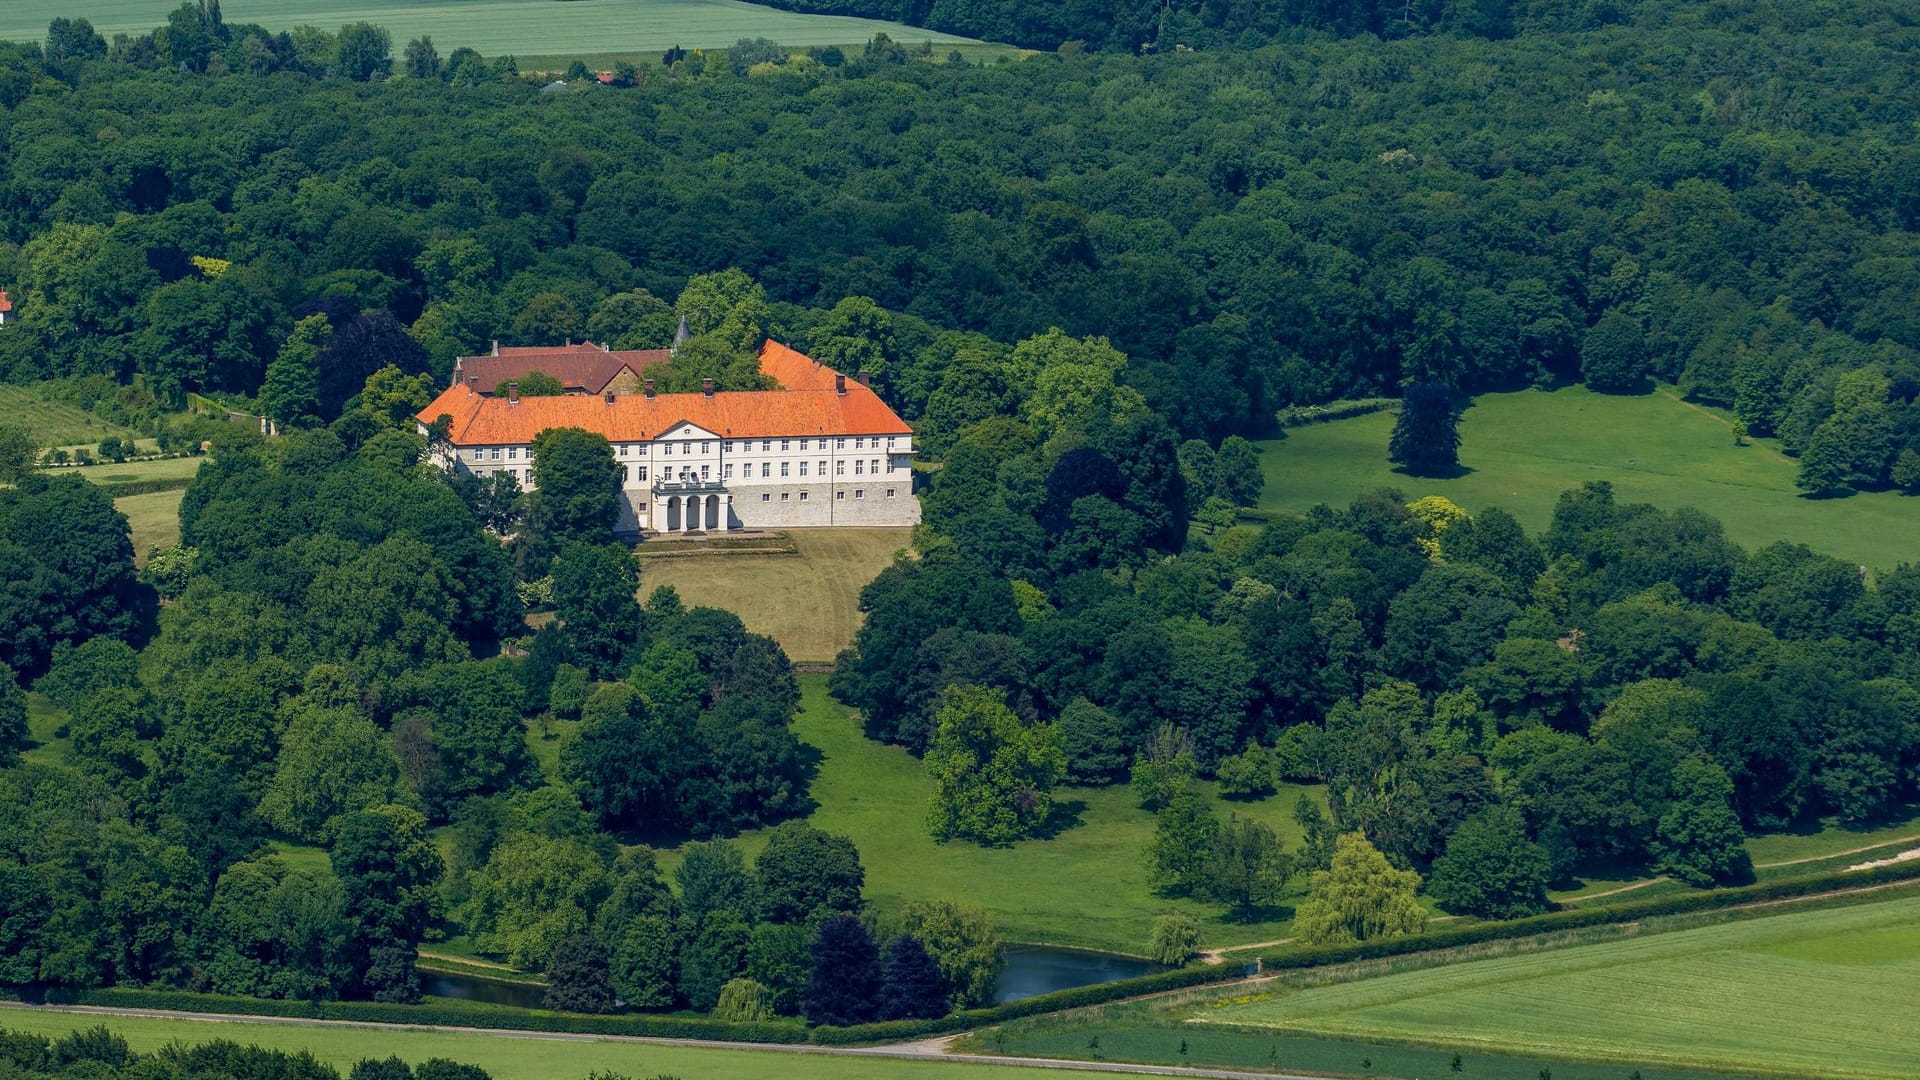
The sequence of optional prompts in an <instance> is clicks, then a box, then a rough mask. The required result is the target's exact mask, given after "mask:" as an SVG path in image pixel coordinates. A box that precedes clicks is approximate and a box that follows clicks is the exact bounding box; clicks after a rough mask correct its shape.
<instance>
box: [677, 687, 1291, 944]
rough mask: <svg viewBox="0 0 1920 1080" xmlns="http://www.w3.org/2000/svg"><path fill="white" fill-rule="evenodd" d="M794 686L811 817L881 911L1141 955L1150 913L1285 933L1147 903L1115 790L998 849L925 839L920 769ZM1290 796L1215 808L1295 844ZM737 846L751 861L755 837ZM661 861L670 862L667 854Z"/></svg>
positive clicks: (1146, 828) (1245, 935) (1073, 792)
mask: <svg viewBox="0 0 1920 1080" xmlns="http://www.w3.org/2000/svg"><path fill="white" fill-rule="evenodd" d="M801 685H802V688H803V689H804V691H805V694H806V701H805V705H804V709H803V711H802V713H801V715H800V717H799V719H797V720H796V721H795V724H794V729H795V731H796V732H797V733H798V734H799V736H800V738H801V739H802V740H804V741H805V742H806V743H808V744H809V745H811V746H813V747H815V748H817V749H818V750H819V751H820V752H821V754H822V756H823V760H822V762H821V765H820V773H819V776H818V777H817V778H816V779H815V780H814V783H813V789H812V791H813V797H814V799H815V800H816V801H818V802H819V804H820V807H819V809H818V810H816V811H815V812H814V814H813V816H812V818H811V819H810V820H811V821H812V823H813V824H814V825H816V826H818V827H819V828H822V829H826V830H827V831H829V832H837V833H844V834H846V835H848V836H851V837H852V838H853V841H854V843H855V844H856V845H858V846H859V848H860V855H861V860H862V861H863V862H864V863H865V864H866V868H867V897H868V899H869V900H870V901H871V902H872V903H873V904H874V905H875V906H876V907H878V908H879V909H880V910H882V911H886V910H888V909H891V908H897V907H898V906H899V905H900V904H902V903H904V902H905V901H907V900H913V899H954V900H964V901H966V902H968V903H973V904H978V905H981V906H982V907H985V908H986V909H987V911H988V912H990V913H991V914H992V916H993V918H994V921H995V923H996V924H997V925H998V927H999V929H1000V933H1001V935H1002V936H1003V937H1005V938H1007V939H1009V940H1014V941H1038V942H1050V943H1055V944H1062V945H1077V946H1084V947H1089V948H1104V949H1112V950H1117V951H1121V952H1131V953H1140V952H1143V951H1144V950H1145V949H1146V944H1147V934H1148V931H1149V929H1150V928H1151V926H1152V923H1153V919H1154V917H1155V916H1157V915H1159V914H1160V913H1161V912H1163V911H1165V910H1168V909H1170V908H1185V909H1187V910H1191V911H1193V912H1194V913H1195V914H1197V915H1199V916H1200V917H1201V918H1202V920H1203V934H1204V936H1205V938H1206V941H1207V943H1208V944H1232V943H1243V942H1252V941H1264V940H1271V939H1275V938H1280V937H1284V936H1285V931H1286V924H1285V922H1284V921H1274V922H1263V923H1253V924H1250V925H1240V924H1236V923H1228V922H1223V921H1221V920H1220V919H1219V917H1218V914H1219V909H1218V908H1216V907H1212V906H1206V905H1198V904H1190V903H1187V902H1184V901H1171V900H1165V899H1162V898H1160V897H1157V896H1155V895H1154V894H1153V892H1152V890H1151V889H1150V888H1149V886H1148V884H1147V868H1146V858H1145V856H1146V848H1147V843H1148V841H1149V840H1151V839H1152V836H1153V815H1152V814H1150V813H1148V812H1147V811H1145V810H1142V809H1140V808H1139V806H1138V804H1136V803H1135V802H1134V799H1133V795H1132V792H1131V791H1130V790H1129V789H1127V788H1126V787H1125V786H1124V785H1122V786H1119V787H1109V788H1069V789H1065V790H1062V791H1059V792H1056V797H1057V801H1058V802H1060V803H1062V804H1064V805H1065V806H1066V807H1067V808H1068V810H1067V813H1068V814H1069V815H1071V817H1072V819H1073V820H1075V821H1076V824H1073V825H1072V826H1071V827H1068V828H1065V829H1063V830H1062V831H1061V832H1060V833H1059V835H1058V836H1056V837H1055V838H1053V839H1051V840H1029V841H1026V842H1023V843H1020V844H1016V845H1014V846H1013V847H1010V848H999V849H990V848H982V847H978V846H975V845H973V844H967V843H958V842H956V843H949V844H936V843H934V842H933V841H932V840H930V839H928V837H927V833H926V828H925V826H924V825H922V820H923V815H924V814H925V810H926V799H927V793H928V791H929V784H928V783H927V780H926V774H925V772H924V771H923V770H922V768H921V765H920V762H919V761H918V760H916V759H915V758H913V757H912V756H911V755H909V754H908V753H907V752H906V751H904V750H902V749H900V748H899V747H893V746H885V745H882V744H880V743H876V742H872V741H869V740H868V739H867V738H866V737H865V736H863V735H862V734H861V732H860V725H859V722H858V721H857V720H855V719H854V718H853V716H851V715H850V714H849V713H848V711H847V710H846V709H845V708H844V707H843V706H841V705H840V704H839V703H838V702H836V701H834V700H833V699H832V698H830V697H829V696H828V695H827V693H826V680H825V679H824V678H822V677H818V676H809V677H807V678H805V679H803V680H802V681H801ZM1298 790H1299V789H1288V790H1284V791H1282V792H1281V793H1280V794H1279V795H1277V796H1275V797H1273V798H1271V799H1267V800H1265V801H1263V802H1258V803H1253V804H1225V803H1223V804H1221V810H1222V813H1223V814H1224V813H1225V812H1226V810H1227V809H1229V808H1231V809H1232V810H1233V811H1234V812H1236V813H1239V814H1242V815H1251V816H1255V817H1258V818H1259V819H1261V820H1263V821H1265V822H1266V823H1267V824H1269V825H1270V826H1272V827H1273V829H1274V830H1275V831H1276V832H1278V833H1279V834H1280V835H1281V837H1282V838H1283V839H1284V840H1285V842H1286V843H1287V845H1288V846H1289V847H1297V846H1298V844H1299V842H1300V833H1299V829H1298V828H1297V827H1296V826H1295V825H1294V823H1293V821H1292V819H1291V817H1290V816H1289V815H1290V811H1291V809H1292V807H1293V803H1294V799H1295V796H1296V794H1297V792H1298ZM741 842H742V844H743V846H744V848H745V849H746V852H747V854H748V856H749V857H751V856H752V855H753V854H754V853H756V852H757V851H758V850H759V848H760V846H761V844H762V843H763V842H764V834H763V833H749V834H747V835H745V836H744V837H742V838H741ZM663 861H664V862H667V863H672V862H673V861H675V860H674V859H673V857H672V855H671V854H670V853H669V855H668V857H667V858H666V859H665V860H663ZM1297 885H1298V883H1296V886H1297ZM1287 902H1289V903H1290V902H1291V900H1289V901H1287ZM1276 914H1279V915H1281V916H1283V917H1285V918H1290V917H1291V912H1290V911H1284V910H1283V911H1281V912H1278V913H1276Z"/></svg>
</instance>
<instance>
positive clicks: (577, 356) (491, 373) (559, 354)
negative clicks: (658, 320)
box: [453, 341, 670, 395]
mask: <svg viewBox="0 0 1920 1080" xmlns="http://www.w3.org/2000/svg"><path fill="white" fill-rule="evenodd" d="M669 355H670V352H669V350H666V349H623V350H621V351H619V352H615V351H613V350H611V349H608V348H607V347H606V346H604V345H595V344H593V343H592V342H587V341H583V342H581V343H580V344H578V345H575V344H572V343H568V344H566V345H545V346H534V347H531V348H508V349H503V348H501V347H500V344H499V342H495V343H494V346H493V352H491V353H489V354H487V355H485V356H462V357H460V358H459V359H457V360H455V361H454V362H453V385H454V386H461V385H465V386H470V387H472V388H473V389H474V390H475V391H476V392H478V393H482V394H496V395H497V394H504V393H506V387H507V384H508V383H512V382H518V381H519V380H521V379H524V378H526V377H527V376H528V375H531V374H532V373H534V372H536V371H538V372H540V373H542V374H545V375H551V376H553V377H554V378H556V379H558V380H560V385H561V386H562V387H564V388H565V389H566V391H567V393H569V394H637V393H639V392H640V386H641V372H643V371H645V370H647V368H649V367H652V366H653V365H655V364H664V363H666V362H667V358H668V356H669Z"/></svg>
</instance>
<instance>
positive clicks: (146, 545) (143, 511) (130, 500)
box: [113, 491, 186, 566]
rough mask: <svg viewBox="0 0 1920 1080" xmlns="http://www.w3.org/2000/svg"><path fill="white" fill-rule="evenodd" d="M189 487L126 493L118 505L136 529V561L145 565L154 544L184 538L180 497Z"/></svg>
mask: <svg viewBox="0 0 1920 1080" xmlns="http://www.w3.org/2000/svg"><path fill="white" fill-rule="evenodd" d="M184 494H186V492H185V491H150V492H148V493H146V494H144V495H123V496H121V497H120V498H118V499H115V500H113V505H114V508H115V509H117V510H119V511H120V512H121V513H123V514H125V515H127V524H128V526H129V527H130V528H131V529H132V532H133V561H134V562H135V563H137V564H139V565H143V566H144V565H145V564H146V561H147V551H148V549H150V548H153V547H156V546H160V545H165V544H177V543H179V542H180V497H181V496H182V495H184Z"/></svg>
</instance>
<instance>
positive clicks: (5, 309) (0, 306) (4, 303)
mask: <svg viewBox="0 0 1920 1080" xmlns="http://www.w3.org/2000/svg"><path fill="white" fill-rule="evenodd" d="M11 318H13V301H11V300H9V299H7V290H5V289H0V326H5V325H7V320H8V319H11Z"/></svg>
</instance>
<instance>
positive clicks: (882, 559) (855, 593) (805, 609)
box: [640, 529, 912, 660]
mask: <svg viewBox="0 0 1920 1080" xmlns="http://www.w3.org/2000/svg"><path fill="white" fill-rule="evenodd" d="M911 531H912V530H910V529H794V530H793V531H792V533H791V535H792V537H793V541H794V544H795V545H796V546H797V547H799V549H800V554H798V555H703V556H697V557H689V558H674V559H649V560H646V561H645V562H643V563H642V565H641V567H640V595H641V597H642V598H644V597H645V596H646V595H647V594H648V593H650V592H652V591H653V590H654V589H655V588H657V587H659V586H661V585H671V586H673V587H674V588H675V589H677V590H679V592H680V599H681V600H683V601H685V602H686V604H687V605H688V606H689V607H691V606H693V605H696V604H705V605H708V606H710V607H719V608H725V609H727V610H728V611H731V612H733V613H734V614H736V615H739V616H740V618H741V619H742V620H744V621H745V622H746V624H747V629H749V630H752V631H753V632H754V633H757V634H766V635H768V636H770V637H772V638H773V639H774V640H775V641H778V642H779V643H780V647H781V648H783V649H785V650H787V655H788V656H791V657H792V658H794V659H795V660H832V659H833V658H834V656H835V655H836V654H838V653H839V652H840V650H841V649H844V648H846V647H847V646H848V645H849V644H851V643H852V641H853V635H854V631H856V630H858V629H860V621H861V615H860V609H859V605H860V590H861V589H864V588H866V586H867V583H868V582H869V581H872V580H873V579H874V578H875V577H876V576H878V575H879V573H880V571H882V570H884V569H886V568H887V564H888V563H889V562H892V561H893V555H894V552H896V551H899V550H901V549H902V548H905V547H906V546H907V538H908V535H909V533H911ZM642 546H643V547H644V545H642Z"/></svg>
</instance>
